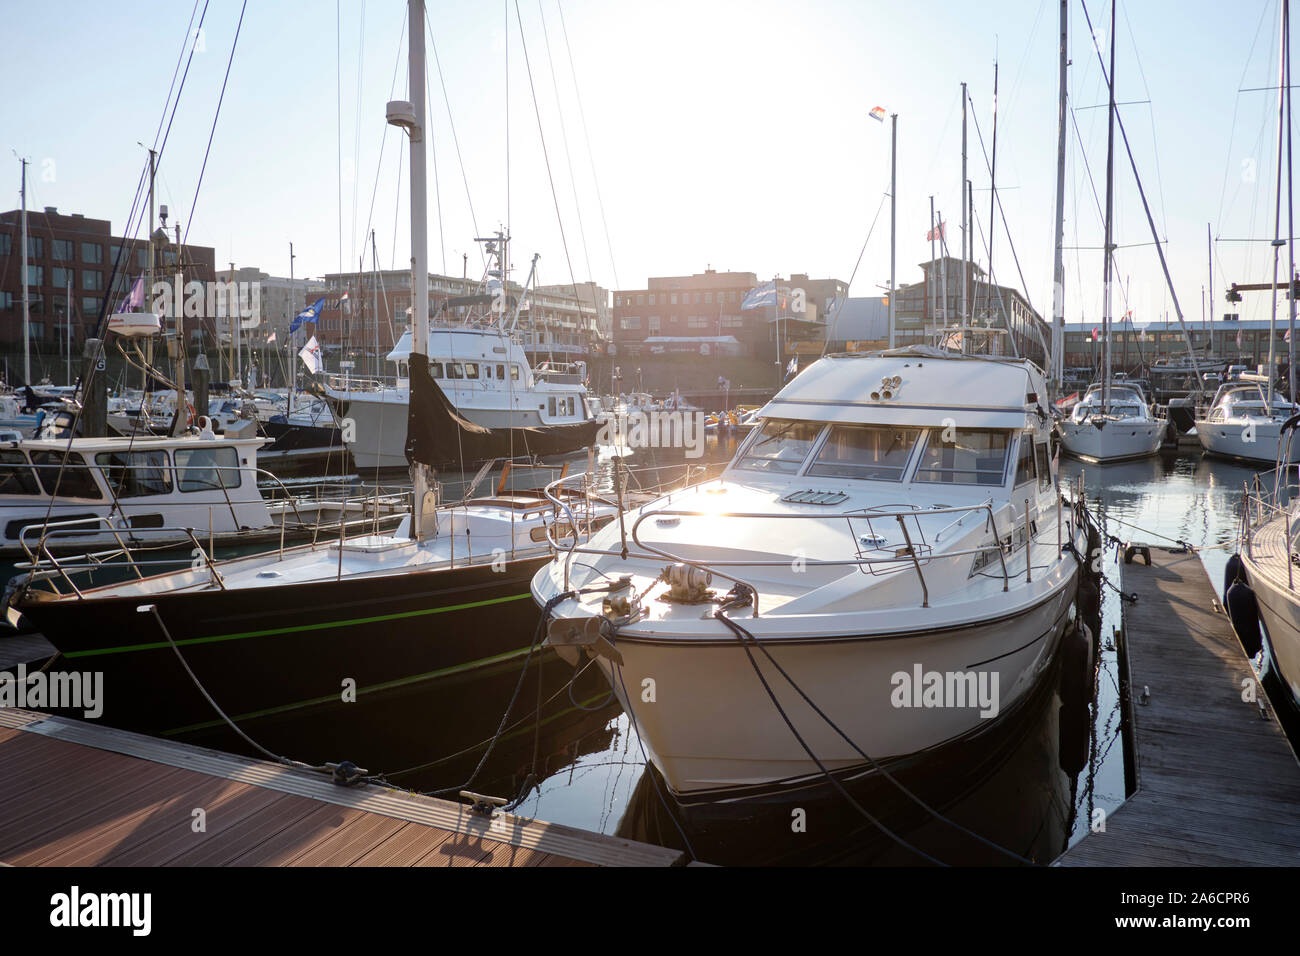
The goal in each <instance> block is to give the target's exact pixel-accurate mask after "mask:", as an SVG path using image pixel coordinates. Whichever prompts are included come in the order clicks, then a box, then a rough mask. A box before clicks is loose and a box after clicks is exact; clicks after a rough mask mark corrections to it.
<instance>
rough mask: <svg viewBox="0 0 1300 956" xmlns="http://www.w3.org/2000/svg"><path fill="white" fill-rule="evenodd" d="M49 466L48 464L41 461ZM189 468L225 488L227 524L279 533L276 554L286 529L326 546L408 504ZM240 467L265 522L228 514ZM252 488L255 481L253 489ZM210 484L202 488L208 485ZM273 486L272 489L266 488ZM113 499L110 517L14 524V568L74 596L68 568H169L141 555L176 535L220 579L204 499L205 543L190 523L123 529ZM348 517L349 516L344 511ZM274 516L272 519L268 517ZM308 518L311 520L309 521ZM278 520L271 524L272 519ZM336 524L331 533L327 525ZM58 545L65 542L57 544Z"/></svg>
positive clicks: (248, 469)
mask: <svg viewBox="0 0 1300 956" xmlns="http://www.w3.org/2000/svg"><path fill="white" fill-rule="evenodd" d="M47 467H53V466H47ZM66 467H67V468H69V469H72V468H82V469H90V468H96V469H97V468H100V467H106V466H99V465H91V464H87V463H81V464H76V463H71V462H69V463H68V464H67V465H66ZM112 467H113V468H114V469H115V470H116V469H122V470H126V469H131V468H140V469H146V470H150V471H153V472H155V473H156V472H157V471H158V470H159V469H158V467H157V466H153V465H131V464H125V463H124V464H121V465H114V466H112ZM169 467H172V468H175V470H176V471H177V472H182V471H185V470H186V467H185V466H169ZM195 468H196V470H198V469H201V470H203V471H207V472H211V471H214V470H215V471H216V472H217V473H218V482H217V484H218V485H220V486H221V488H222V490H223V491H225V492H226V496H225V499H226V500H225V504H226V507H228V508H230V511H231V515H232V519H234V527H235V528H236V529H238V530H239V531H247V530H255V531H258V532H273V531H277V530H278V532H279V545H278V549H277V550H278V554H279V556H280V558H283V557H284V551H285V544H286V538H287V536H288V534H289V533H290V532H293V534H294V536H295V537H298V536H299V535H300V534H301V533H303V532H307V531H310V532H311V541H310V546H311V547H313V548H314V547H316V546H319V545H333V544H334V543H335V541H336V540H341V539H343V538H346V537H347V536H348V535H349V534H353V533H360V532H365V531H366V530H372V531H377V530H378V528H379V525H380V521H381V519H382V518H384V517H392V516H393V515H395V514H405V513H406V512H407V511H409V508H410V500H409V499H410V493H409V490H407V489H388V488H385V487H384V486H381V485H375V486H374V487H373V488H365V489H364V490H363V491H362V492H360V493H358V494H355V495H348V494H343V495H330V496H327V495H324V494H322V493H321V492H322V490H323V489H322V488H321V487H319V486H318V487H317V489H316V492H317V493H316V494H315V495H314V496H312V495H302V494H297V495H295V494H293V493H291V492H290V490H289V489H288V488H287V487H286V486H285V484H284V482H283V481H282V480H281V479H280V478H278V477H277V476H276V475H274V474H273V473H271V472H269V471H267V470H265V469H263V468H258V467H253V466H240V467H237V468H231V467H221V466H212V467H209V466H195ZM229 472H240V473H241V475H240V480H241V483H240V484H239V485H230V486H228V485H226V483H225V480H224V475H225V474H227V473H229ZM242 473H248V474H251V475H253V476H255V484H254V485H253V487H258V488H259V497H258V498H257V499H249V500H248V501H240V502H238V503H239V504H249V503H254V502H255V501H261V502H262V503H263V504H266V505H275V509H274V511H275V513H274V514H272V513H271V508H269V507H268V517H269V518H270V519H271V521H270V523H268V524H267V525H266V526H265V527H263V528H259V529H247V528H245V527H243V526H241V525H240V524H239V521H238V518H237V516H236V512H235V510H234V507H235V504H236V502H234V501H232V500H231V499H230V496H229V492H230V491H231V490H238V489H239V488H241V487H243V474H242ZM259 486H260V487H259ZM209 490H210V489H209ZM262 491H271V492H273V494H272V497H271V498H270V500H269V501H268V500H267V498H266V497H263V496H262V494H261V492H262ZM274 492H278V494H274ZM153 497H155V496H143V497H140V498H138V499H133V498H126V499H124V500H125V502H126V503H127V504H135V503H136V502H137V501H138V502H139V503H140V504H142V505H146V506H147V502H149V500H150V499H151V498H153ZM167 503H168V506H170V507H175V506H176V505H177V504H178V503H179V504H185V502H183V501H182V502H177V501H176V500H175V499H170V498H169V499H168V502H167ZM119 506H120V501H115V502H114V511H115V512H117V516H116V521H115V519H114V515H88V516H83V517H79V518H69V519H61V520H56V521H45V522H40V523H32V524H30V525H27V526H26V527H24V528H22V529H21V531H20V532H19V535H18V544H19V547H20V548H22V550H23V552H24V553H25V554H26V561H22V562H19V563H18V564H17V565H16V567H17V569H18V570H20V571H29V572H31V575H32V577H31V580H33V581H35V580H51V579H55V578H62V579H63V580H65V581H66V582H67V584H68V585H69V586H70V587H71V588H72V590H73V591H74V592H75V593H76V594H77V595H78V596H80V594H81V591H80V589H79V588H78V587H77V585H76V584H75V582H73V580H72V579H71V574H73V573H82V572H90V571H100V570H104V569H105V568H106V567H107V566H108V565H110V564H118V565H120V564H123V563H124V564H125V565H126V566H127V567H129V568H130V569H131V570H132V571H133V572H134V574H135V575H136V577H137V578H143V577H145V576H146V574H145V569H174V568H175V567H176V565H177V564H178V563H179V559H177V558H175V557H171V558H157V559H149V558H145V557H142V555H143V554H144V553H146V552H173V553H174V552H175V550H176V548H177V546H178V545H177V542H178V541H184V540H186V539H188V541H189V542H190V543H191V544H193V546H194V548H195V550H193V551H192V552H191V556H192V558H193V559H194V562H195V567H196V569H197V568H198V567H199V565H200V564H206V565H207V566H208V567H209V568H210V569H211V571H212V574H213V576H214V581H215V582H216V583H217V584H218V585H219V586H222V587H224V585H222V584H221V582H220V580H219V578H220V574H219V572H218V571H217V569H216V567H215V564H214V560H215V551H216V547H217V545H218V544H219V543H227V542H226V541H225V538H226V536H227V533H225V532H223V533H222V539H223V540H222V541H221V542H218V541H217V538H216V531H215V529H214V526H213V521H212V518H213V515H212V511H213V508H214V507H216V506H214V505H213V504H212V503H211V502H195V503H194V507H199V508H207V510H208V527H207V538H208V547H207V548H206V549H205V548H204V547H203V545H202V543H201V541H200V537H199V534H200V533H201V532H202V528H196V527H195V526H191V525H151V526H148V527H131V526H126V527H124V526H123V525H122V524H121V522H122V521H123V520H126V521H129V520H130V516H129V515H128V514H124V513H122V512H121V511H120V510H119ZM326 512H331V513H336V514H337V520H326V516H325V515H326ZM351 515H355V517H351ZM276 518H278V519H279V520H278V522H276V520H275V519H276ZM313 518H314V519H315V520H312V519H313ZM277 523H278V528H276V524H277ZM336 529H337V532H338V534H337V537H336V535H335V533H334V532H335V530H336ZM325 530H328V531H329V535H328V538H322V536H321V533H322V531H325ZM96 534H107V535H108V536H111V537H112V539H113V540H114V541H115V543H116V547H113V548H108V549H104V550H99V551H87V552H83V553H81V554H79V555H67V554H65V555H64V557H63V558H62V559H60V558H59V557H57V556H56V555H55V553H54V550H53V548H54V547H56V546H63V545H66V544H68V542H70V541H74V540H75V539H77V538H85V537H87V536H90V535H96ZM60 550H66V548H63V547H60Z"/></svg>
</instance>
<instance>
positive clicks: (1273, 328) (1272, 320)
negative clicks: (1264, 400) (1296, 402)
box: [1268, 0, 1290, 410]
mask: <svg viewBox="0 0 1300 956" xmlns="http://www.w3.org/2000/svg"><path fill="white" fill-rule="evenodd" d="M1288 6H1289V4H1288V2H1287V0H1282V4H1281V8H1282V13H1281V23H1280V24H1279V26H1278V81H1277V190H1276V192H1275V194H1274V195H1275V196H1276V199H1275V201H1274V204H1273V308H1272V310H1271V311H1270V312H1269V315H1268V407H1269V409H1270V410H1271V409H1272V407H1273V379H1274V378H1276V377H1277V267H1278V260H1279V258H1280V255H1281V252H1282V246H1284V245H1285V244H1286V240H1284V239H1283V238H1282V148H1283V146H1284V145H1285V144H1284V142H1283V141H1284V139H1285V135H1284V134H1285V132H1286V130H1285V124H1286V83H1287V75H1286V50H1287V42H1286V29H1287V7H1288ZM1289 285H1290V283H1288V286H1289Z"/></svg>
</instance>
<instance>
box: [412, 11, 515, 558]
mask: <svg viewBox="0 0 1300 956" xmlns="http://www.w3.org/2000/svg"><path fill="white" fill-rule="evenodd" d="M407 26H408V28H409V29H410V37H409V48H408V51H407V63H408V66H409V71H410V72H409V76H410V90H411V107H412V112H413V113H414V117H413V122H412V124H411V126H410V128H409V134H410V140H411V272H412V277H411V278H412V282H411V292H412V305H413V306H414V314H413V316H412V323H411V352H412V354H415V355H422V356H425V357H426V358H427V356H428V354H429V249H428V242H429V234H428V229H429V224H428V204H429V197H428V188H427V182H426V179H427V175H428V172H427V170H426V168H425V155H424V154H425V150H424V124H425V120H426V116H425V103H424V0H407ZM502 281H503V282H504V277H503V280H502ZM412 471H413V474H412V475H411V496H412V500H413V502H414V507H413V508H412V509H411V537H413V538H415V539H416V540H419V539H420V538H421V537H422V536H423V533H424V527H423V525H424V510H425V504H424V499H425V495H426V494H427V493H428V491H429V485H428V476H427V471H426V467H425V466H424V465H422V464H418V463H417V464H416V465H415V466H414V467H413V469H412Z"/></svg>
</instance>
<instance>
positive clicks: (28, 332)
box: [18, 157, 32, 385]
mask: <svg viewBox="0 0 1300 956" xmlns="http://www.w3.org/2000/svg"><path fill="white" fill-rule="evenodd" d="M18 162H19V163H20V164H21V165H22V194H23V240H22V256H23V264H22V268H20V269H19V270H18V276H19V281H20V282H21V283H22V284H23V384H24V385H30V384H32V312H31V300H30V298H29V293H28V291H27V286H28V275H27V160H25V159H23V158H22V157H19V159H18Z"/></svg>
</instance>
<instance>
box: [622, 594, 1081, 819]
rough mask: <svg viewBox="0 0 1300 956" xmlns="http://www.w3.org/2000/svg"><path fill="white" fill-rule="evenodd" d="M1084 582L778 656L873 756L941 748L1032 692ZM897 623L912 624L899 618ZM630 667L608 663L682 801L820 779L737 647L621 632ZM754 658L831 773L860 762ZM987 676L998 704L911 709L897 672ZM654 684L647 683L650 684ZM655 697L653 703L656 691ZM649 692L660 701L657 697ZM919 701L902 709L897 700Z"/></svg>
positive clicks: (777, 648) (776, 645)
mask: <svg viewBox="0 0 1300 956" xmlns="http://www.w3.org/2000/svg"><path fill="white" fill-rule="evenodd" d="M1074 582H1075V575H1074V574H1073V573H1072V574H1070V575H1069V577H1068V580H1067V581H1065V582H1063V583H1062V586H1060V587H1058V588H1057V589H1055V590H1054V591H1053V592H1052V593H1050V594H1049V595H1048V596H1047V597H1046V598H1045V599H1044V600H1043V601H1041V602H1040V603H1038V604H1037V605H1035V606H1033V607H1031V608H1030V609H1029V610H1027V611H1025V612H1023V613H1020V614H1016V615H1013V616H1010V617H1002V618H998V619H995V620H991V621H986V622H984V623H979V624H973V625H968V626H965V627H955V628H946V629H942V630H932V631H922V632H916V633H910V634H901V633H898V632H894V633H880V634H871V635H863V636H850V637H840V638H829V639H827V638H816V639H813V638H805V639H799V638H787V639H770V640H766V641H765V642H764V643H765V646H767V647H768V649H769V650H770V651H771V653H772V656H773V657H774V658H775V659H776V660H777V661H778V662H780V664H781V666H782V667H783V668H784V669H785V670H786V672H787V673H788V674H789V675H790V676H791V678H793V679H794V681H795V682H796V683H797V684H798V685H799V686H800V687H801V688H802V689H803V690H804V691H805V692H806V693H807V694H808V696H809V697H811V698H812V699H813V700H815V701H816V702H817V704H818V706H819V707H821V708H822V710H823V711H824V712H825V713H826V714H827V715H828V716H829V717H830V718H831V719H832V720H833V721H834V722H835V723H836V724H837V725H838V726H839V727H840V728H841V729H842V730H843V731H844V732H845V734H847V735H848V736H849V737H850V738H851V739H852V740H853V741H854V742H855V743H856V744H857V745H858V746H859V747H861V748H862V749H863V750H864V751H866V753H868V754H869V755H870V756H871V757H872V758H873V759H875V760H883V759H888V758H891V757H899V756H902V755H905V754H911V753H915V752H918V751H923V750H927V749H930V748H932V747H936V746H938V745H940V744H943V743H946V742H949V741H952V740H955V739H958V738H961V737H963V736H966V735H968V734H971V733H974V732H976V731H979V730H982V729H984V728H985V727H987V726H989V725H990V723H991V722H992V721H994V720H996V719H997V718H998V717H999V716H1000V715H1002V714H1005V713H1006V712H1008V711H1009V710H1010V709H1012V708H1013V707H1014V706H1015V705H1016V704H1017V703H1018V702H1019V701H1020V700H1021V699H1022V698H1023V697H1024V696H1025V695H1026V694H1027V693H1028V692H1029V691H1030V690H1031V688H1032V687H1033V686H1034V685H1035V683H1036V681H1037V679H1038V677H1039V676H1040V675H1041V674H1042V672H1043V671H1045V670H1046V669H1047V667H1048V665H1049V664H1050V662H1051V660H1052V657H1053V655H1054V654H1055V651H1056V648H1057V645H1058V643H1059V640H1060V637H1061V634H1062V633H1063V631H1064V629H1065V626H1066V624H1067V613H1066V612H1067V609H1068V608H1069V606H1070V603H1071V600H1072V597H1073V594H1074ZM899 620H900V623H902V620H901V617H900V619H899ZM617 646H618V650H619V652H620V653H621V654H622V656H623V659H624V664H623V665H622V666H621V667H618V666H616V665H613V664H612V663H611V662H610V661H609V660H607V659H605V658H599V659H598V660H599V662H600V666H601V667H602V669H604V671H605V675H606V677H607V678H609V680H610V683H611V685H612V686H613V688H614V692H615V693H616V694H617V695H618V697H619V700H620V701H621V702H622V704H623V707H624V709H626V710H628V711H630V712H631V713H632V714H633V716H634V717H635V720H636V723H637V730H638V733H639V735H640V737H641V739H642V741H644V742H645V743H646V746H647V747H650V746H651V742H652V741H653V747H654V749H653V752H652V759H653V760H654V763H655V765H656V766H657V767H658V768H659V769H660V771H661V772H662V773H663V775H664V778H665V780H666V781H667V783H668V786H669V787H670V788H671V789H672V790H673V791H674V793H675V794H677V795H678V796H679V797H688V798H689V797H694V798H708V799H719V798H723V799H725V798H727V797H729V796H730V797H733V798H734V797H739V796H744V795H747V794H750V793H757V792H760V791H764V790H771V789H777V788H780V787H784V786H791V785H797V784H798V783H799V782H800V781H802V780H805V779H812V778H814V777H819V776H820V773H821V771H820V770H819V769H818V767H817V765H816V764H815V763H814V762H813V761H812V760H810V759H809V757H808V755H807V753H806V752H805V751H804V749H803V748H802V747H801V746H800V744H799V742H798V741H797V740H796V739H795V738H794V737H793V735H791V733H790V730H789V728H788V727H787V726H786V724H785V722H784V721H783V719H782V718H781V715H780V714H779V713H778V712H777V710H776V708H775V707H774V706H773V705H772V701H771V698H770V697H769V696H768V694H767V692H766V691H765V690H764V689H763V685H762V684H761V683H760V681H759V679H758V677H757V675H756V674H755V673H754V669H753V667H752V666H751V664H750V662H749V659H748V657H747V656H746V653H745V649H744V648H743V647H742V646H741V645H740V643H739V642H738V641H731V642H729V641H726V640H723V641H717V642H701V641H683V640H664V641H658V642H656V641H653V640H647V639H639V638H636V637H629V636H627V635H620V636H619V638H618V641H617ZM751 651H752V653H753V655H754V660H755V661H756V662H757V663H758V665H759V667H760V668H761V670H762V672H763V675H764V677H765V678H766V679H767V682H768V685H769V686H770V687H771V688H772V690H773V692H774V693H775V694H776V696H777V699H778V700H779V701H780V702H781V706H782V708H783V709H784V710H785V712H786V714H787V715H788V716H789V717H790V720H791V721H792V722H793V724H794V725H795V727H796V728H797V729H798V730H799V733H800V735H801V736H802V737H803V738H804V740H805V741H806V742H807V743H808V746H809V747H810V748H811V750H812V752H813V753H814V754H816V755H817V757H818V759H819V760H820V761H821V762H822V764H823V765H824V766H825V767H826V768H827V769H828V770H830V771H837V770H846V769H850V768H853V767H858V766H862V765H863V764H864V760H863V758H862V757H861V756H860V755H859V754H858V753H857V751H855V750H854V749H853V748H851V747H850V746H849V744H847V743H846V742H845V741H844V739H843V738H841V737H840V736H839V734H837V733H836V732H835V731H834V730H833V729H832V728H831V727H830V726H829V725H828V724H827V723H826V722H825V721H823V720H822V719H821V718H820V717H818V716H817V714H816V713H815V712H814V711H813V710H812V709H811V708H810V707H809V706H808V705H807V704H806V703H805V702H804V701H803V699H802V698H801V697H800V696H799V695H798V694H797V693H796V692H795V691H794V690H793V689H792V688H791V687H790V685H789V683H787V682H786V680H785V679H784V678H783V677H782V676H781V675H780V674H779V673H778V672H777V671H776V669H775V668H774V667H773V666H772V665H771V663H770V662H768V661H767V659H766V658H765V657H764V655H763V654H762V652H761V651H759V650H757V649H753V648H752V647H751ZM918 667H919V668H920V672H921V673H922V674H924V673H926V672H938V673H939V674H955V673H959V672H960V673H971V672H974V673H976V674H977V675H978V674H986V675H987V678H986V681H987V684H986V686H987V687H992V686H994V684H993V681H994V680H996V687H997V706H996V708H995V710H994V712H991V713H986V714H984V715H983V716H982V713H984V712H983V711H982V709H981V707H980V706H979V705H978V704H977V703H972V706H966V707H959V706H915V705H914V704H915V702H916V697H915V694H918V693H920V691H919V690H916V691H914V692H913V693H912V694H911V695H908V694H905V693H904V691H903V690H902V689H901V681H900V680H899V679H897V678H896V677H895V675H897V674H906V675H909V677H913V676H914V675H915V674H916V673H917V668H918ZM647 681H649V682H650V683H647ZM651 689H652V690H653V694H652V695H651V694H650V690H651ZM648 696H653V700H648V699H647V697H648ZM904 699H905V700H909V701H912V702H913V706H901V705H900V701H901V700H904Z"/></svg>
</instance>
